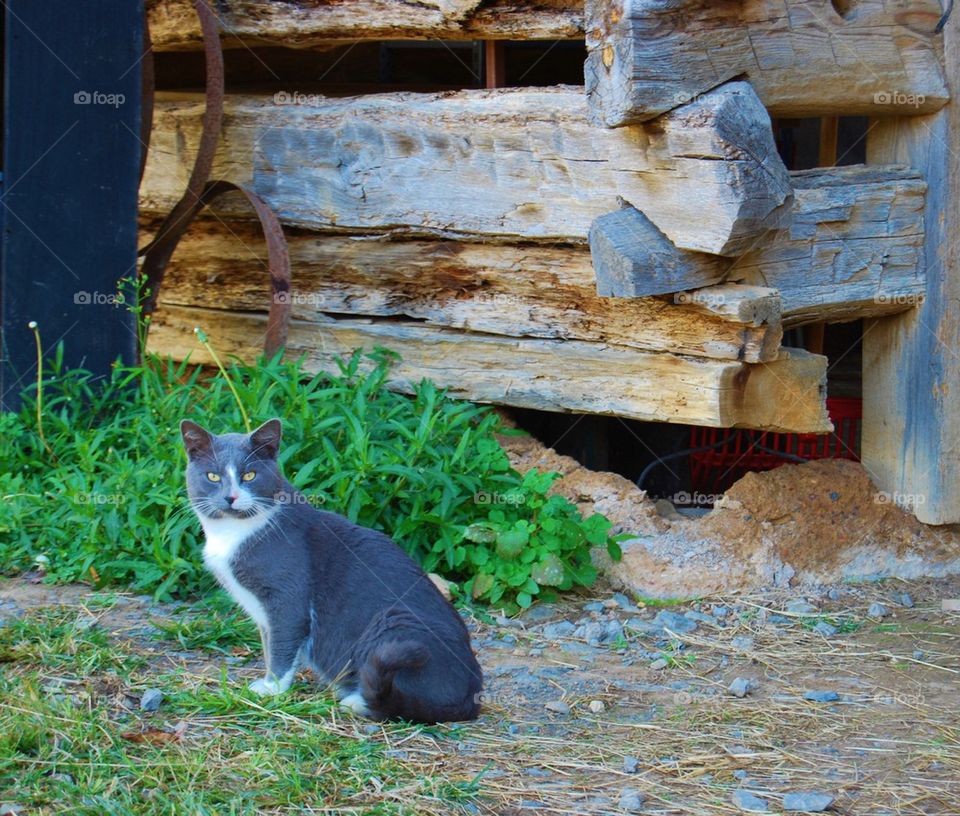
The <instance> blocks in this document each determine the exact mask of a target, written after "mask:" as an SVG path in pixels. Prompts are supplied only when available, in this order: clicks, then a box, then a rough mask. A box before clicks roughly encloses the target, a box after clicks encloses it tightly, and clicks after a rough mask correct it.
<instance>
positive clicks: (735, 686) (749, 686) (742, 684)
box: [727, 677, 757, 698]
mask: <svg viewBox="0 0 960 816" xmlns="http://www.w3.org/2000/svg"><path fill="white" fill-rule="evenodd" d="M756 687H757V681H756V680H753V679H751V678H749V677H736V678H734V680H733V682H732V683H731V684H730V685H729V687H728V688H727V691H729V692H730V693H731V694H732V695H733V696H734V697H741V698H742V697H746V696H747V695H748V694H749V693H750V692H751V691H753V690H754V689H755V688H756Z"/></svg>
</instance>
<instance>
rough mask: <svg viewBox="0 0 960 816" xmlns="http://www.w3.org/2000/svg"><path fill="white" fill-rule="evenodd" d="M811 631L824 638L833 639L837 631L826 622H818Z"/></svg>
mask: <svg viewBox="0 0 960 816" xmlns="http://www.w3.org/2000/svg"><path fill="white" fill-rule="evenodd" d="M813 631H814V632H816V633H817V634H818V635H823V636H824V637H833V636H834V635H835V634H837V632H838V631H839V630H838V629H837V627H836V626H831V625H830V624H829V623H827V622H826V621H820V622H819V623H818V624H817V625H816V626H814V627H813Z"/></svg>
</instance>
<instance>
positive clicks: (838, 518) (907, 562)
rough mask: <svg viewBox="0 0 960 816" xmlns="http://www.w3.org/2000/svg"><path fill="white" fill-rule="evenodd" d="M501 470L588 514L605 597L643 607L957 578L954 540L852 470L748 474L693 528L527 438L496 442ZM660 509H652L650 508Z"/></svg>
mask: <svg viewBox="0 0 960 816" xmlns="http://www.w3.org/2000/svg"><path fill="white" fill-rule="evenodd" d="M501 444H503V446H504V448H505V449H506V451H507V453H508V455H509V456H510V459H511V461H512V463H513V466H514V467H515V468H517V469H518V470H520V471H521V472H522V471H525V470H528V469H530V468H533V467H535V468H538V469H540V470H552V471H557V472H559V473H560V474H562V478H560V479H558V480H557V482H556V484H555V485H554V491H555V492H556V493H559V494H561V495H563V496H566V497H567V498H569V499H570V500H571V501H573V502H575V503H576V504H577V505H578V507H579V508H580V509H581V511H583V512H585V513H592V512H599V513H603V514H604V515H605V516H607V517H608V518H609V519H610V520H611V521H612V522H613V523H614V529H615V531H616V532H625V533H631V534H634V535H635V536H636V537H635V538H632V539H630V540H628V541H625V542H623V544H622V547H623V552H624V555H623V560H622V561H620V562H619V563H611V562H610V561H609V559H608V558H606V556H605V555H604V554H602V553H598V555H597V558H598V562H599V563H600V565H601V566H602V567H603V569H604V572H605V574H606V576H607V578H608V579H609V581H610V582H611V584H612V585H613V586H615V587H618V588H620V587H622V588H625V589H629V590H631V591H633V592H637V593H641V594H644V595H648V596H651V597H693V596H699V595H705V594H710V593H717V592H723V591H727V590H731V589H744V588H748V587H761V586H794V585H815V584H827V583H835V582H837V581H842V580H845V579H851V578H871V577H875V578H882V577H896V578H906V579H913V578H921V577H938V576H944V575H952V574H957V573H960V534H958V533H957V531H956V530H954V529H952V528H944V527H931V526H928V525H924V524H921V523H920V522H919V521H917V520H916V518H914V517H913V516H912V515H911V514H909V513H906V512H904V511H903V510H901V509H900V508H899V507H897V506H896V505H895V504H894V503H893V502H891V501H889V497H888V496H886V495H885V494H882V493H880V492H879V491H878V490H877V488H876V487H875V486H874V485H873V483H872V482H871V481H870V478H869V475H868V473H867V472H866V470H865V469H864V468H863V466H862V465H860V464H858V463H856V462H849V461H842V460H832V461H818V462H808V463H806V464H802V465H784V466H782V467H779V468H777V469H776V470H771V471H766V472H763V473H749V474H747V475H746V476H745V477H744V478H743V479H741V480H740V481H738V482H737V483H736V484H734V485H733V487H731V488H730V490H729V491H727V493H726V494H725V495H724V496H723V498H722V499H721V500H720V501H719V502H717V504H716V505H715V507H714V509H713V510H712V511H711V512H709V513H707V514H706V515H705V516H703V517H701V518H690V517H686V516H683V515H680V514H679V513H670V512H664V510H663V508H662V507H660V508H658V507H657V505H656V503H655V502H654V501H653V500H651V499H649V498H648V497H647V496H646V494H645V493H644V491H642V490H639V489H637V487H636V486H635V485H634V484H633V483H632V482H630V481H629V480H628V479H625V478H623V477H622V476H619V475H617V474H615V473H599V472H595V471H591V470H588V469H586V468H584V467H583V466H581V465H580V463H579V462H577V461H576V460H574V459H572V458H570V457H569V456H561V455H559V454H557V453H556V452H555V451H554V450H552V449H551V448H547V447H544V446H543V445H542V444H541V443H540V442H538V441H537V440H536V439H534V438H532V437H529V436H519V437H513V436H510V437H503V438H502V439H501ZM661 504H662V502H661Z"/></svg>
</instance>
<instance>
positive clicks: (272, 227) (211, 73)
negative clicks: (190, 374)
mask: <svg viewBox="0 0 960 816" xmlns="http://www.w3.org/2000/svg"><path fill="white" fill-rule="evenodd" d="M193 5H194V8H195V9H196V12H197V15H198V16H199V18H200V26H201V29H202V31H203V50H204V54H205V55H206V64H207V68H206V71H207V87H206V103H207V104H206V110H205V112H204V115H203V134H202V136H201V137H200V147H199V149H198V151H197V157H196V159H195V161H194V165H193V172H192V173H191V174H190V181H189V182H188V183H187V189H186V192H184V194H183V197H182V198H181V199H180V200H179V201H178V202H177V203H176V205H175V206H174V208H173V210H171V211H170V214H169V215H168V216H167V217H166V218H165V219H164V221H163V224H162V225H161V226H160V229H159V230H158V231H157V234H156V235H155V236H154V238H153V240H152V241H151V242H150V243H149V244H147V246H145V247H144V248H143V249H142V250H141V251H140V254H141V255H143V256H144V258H143V267H142V273H143V274H144V275H145V276H146V285H147V287H148V289H149V294H148V296H147V298H146V299H145V301H144V303H143V312H144V314H146V315H150V314H152V313H153V312H154V311H155V310H156V307H157V298H158V296H159V294H160V286H161V284H162V283H163V275H164V272H165V271H166V268H167V264H168V263H169V262H170V259H171V258H172V257H173V253H174V252H175V251H176V249H177V244H179V243H180V239H181V238H182V237H183V234H184V233H185V232H186V231H187V228H188V227H189V226H190V223H191V222H192V221H193V219H194V218H195V217H196V216H197V214H198V213H199V212H200V211H201V210H202V209H203V208H204V207H205V206H207V205H208V204H209V203H210V202H212V201H213V200H214V199H216V198H218V197H219V196H221V195H223V194H224V193H229V192H240V193H243V195H245V196H246V197H247V201H249V202H250V204H251V206H252V207H253V209H254V211H255V212H256V214H257V218H258V219H259V220H260V226H261V227H262V228H263V235H264V238H266V242H267V261H268V266H269V270H270V296H271V297H270V312H269V315H268V317H267V331H266V335H265V337H264V343H263V350H264V353H265V354H266V355H267V356H268V357H273V356H274V355H275V354H277V352H279V351H280V350H281V349H282V348H283V347H284V346H285V345H286V343H287V332H288V330H289V324H290V302H289V298H290V253H289V251H288V249H287V241H286V238H285V237H284V235H283V228H282V227H281V226H280V221H279V220H278V219H277V217H276V215H274V213H273V210H271V209H270V207H269V206H268V205H267V203H266V202H265V201H264V200H263V199H262V198H260V196H259V195H257V194H256V193H255V192H253V190H248V189H247V188H246V187H243V186H241V185H239V184H234V183H233V182H231V181H210V182H208V181H207V180H208V179H209V177H210V170H211V169H212V167H213V156H214V153H215V152H216V149H217V140H218V139H219V137H220V128H221V125H222V123H223V100H224V73H223V51H222V50H221V46H220V31H219V27H218V26H217V20H216V17H215V16H214V13H213V12H212V11H211V9H210V7H209V5H207V2H206V0H194V2H193ZM150 56H151V58H152V51H151V54H150ZM150 73H151V76H152V73H153V72H152V63H151V66H150ZM152 110H153V93H152V82H151V93H150V113H151V119H152ZM146 141H147V139H144V142H146ZM147 325H149V324H147Z"/></svg>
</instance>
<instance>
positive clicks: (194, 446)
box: [180, 419, 213, 459]
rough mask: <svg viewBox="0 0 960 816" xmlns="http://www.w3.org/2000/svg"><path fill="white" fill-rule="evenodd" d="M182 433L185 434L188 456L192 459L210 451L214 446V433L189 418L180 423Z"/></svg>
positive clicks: (184, 439)
mask: <svg viewBox="0 0 960 816" xmlns="http://www.w3.org/2000/svg"><path fill="white" fill-rule="evenodd" d="M180 434H181V436H183V446H184V447H185V448H186V449H187V456H189V457H190V458H191V459H193V458H195V457H197V456H203V455H204V454H206V453H209V452H210V449H211V448H212V447H213V434H211V433H210V432H209V431H205V430H204V429H203V428H201V427H200V426H199V425H197V423H196V422H191V421H190V420H189V419H185V420H183V422H181V423H180Z"/></svg>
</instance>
